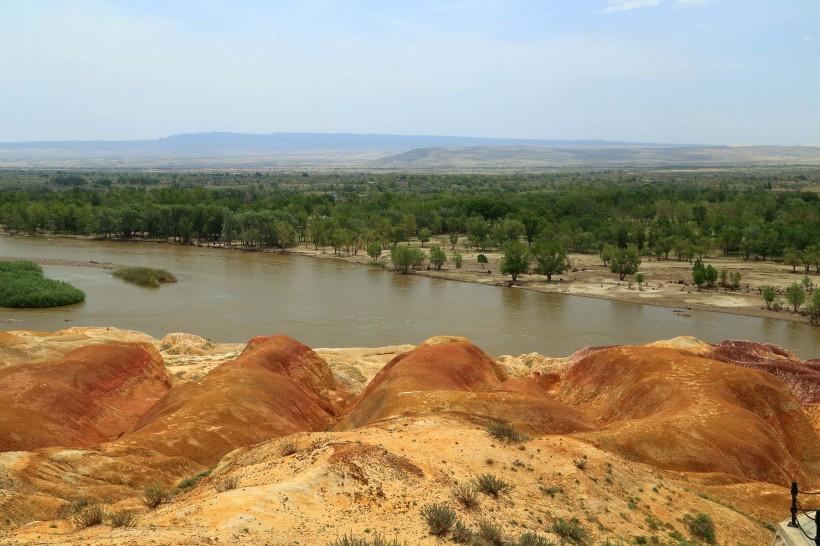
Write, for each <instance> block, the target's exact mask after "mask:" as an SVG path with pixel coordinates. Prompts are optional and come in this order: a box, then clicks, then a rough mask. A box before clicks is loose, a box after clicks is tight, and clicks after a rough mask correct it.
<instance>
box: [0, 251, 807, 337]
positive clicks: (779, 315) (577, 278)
mask: <svg viewBox="0 0 820 546" xmlns="http://www.w3.org/2000/svg"><path fill="white" fill-rule="evenodd" d="M52 237H54V236H52ZM58 238H59V237H58ZM68 238H77V237H68ZM82 238H85V239H90V238H89V237H82ZM150 242H160V243H161V241H150ZM463 244H464V240H463V239H462V240H460V241H459V243H458V245H456V250H458V252H460V253H461V254H462V256H463V258H464V262H463V265H462V267H461V268H460V269H456V267H455V265H454V264H453V263H452V261H449V260H448V262H446V263H445V264H444V267H443V268H442V269H441V270H440V271H436V270H433V269H429V270H428V269H425V270H421V271H414V272H412V273H411V274H413V275H423V276H427V277H435V278H441V279H449V280H454V281H462V282H472V283H479V284H487V285H493V286H508V285H509V280H510V277H509V276H505V275H502V274H501V267H500V260H501V252H500V251H493V250H487V251H481V252H478V251H475V250H474V249H469V250H468V249H465V248H464V246H463ZM432 245H440V246H441V247H442V248H444V249H445V250H446V251H447V255H448V258H449V256H450V254H451V253H452V251H451V247H452V245H451V244H450V243H449V242H447V241H445V240H441V241H438V240H436V239H433V240H431V241H429V242H428V243H426V244H425V245H424V249H425V250H426V249H429V248H430V247H431V246H432ZM201 246H207V247H212V248H219V249H226V250H240V251H241V250H244V249H243V248H242V247H240V246H232V247H226V246H224V245H201ZM412 246H419V244H418V242H414V243H412ZM262 252H279V251H278V250H274V249H264V250H262ZM479 253H482V254H484V255H485V256H487V260H488V263H487V264H486V265H485V266H484V267H482V266H481V265H480V264H479V263H478V261H477V256H478V254H479ZM285 254H291V255H299V256H309V257H312V258H318V259H335V260H344V261H347V262H349V263H354V264H359V265H362V266H365V267H376V266H374V265H368V263H369V262H371V260H370V257H369V256H367V254H366V253H365V252H363V251H361V252H359V253H358V254H356V255H352V254H346V253H344V252H342V253H341V254H334V252H333V249H332V248H331V247H326V248H324V249H322V248H321V247H320V248H318V249H315V248H314V247H313V245H312V244H305V243H301V244H299V245H297V246H295V247H291V248H289V249H288V250H286V251H285ZM13 259H16V258H3V257H0V261H8V260H13ZM569 259H570V263H571V264H572V270H571V271H567V272H566V273H564V274H563V275H556V276H554V277H553V279H552V282H547V281H546V277H544V276H543V275H522V276H520V277H519V280H518V282H517V283H516V285H515V286H514V287H513V289H525V290H534V291H537V292H554V293H561V294H571V295H575V296H586V297H591V298H600V299H607V300H613V301H620V302H627V303H639V304H646V305H657V306H661V307H669V308H672V309H675V312H677V313H680V314H681V315H684V316H685V315H686V313H687V311H690V310H693V309H697V310H702V311H715V312H720V313H731V314H735V315H744V316H750V317H762V318H770V319H775V320H789V321H792V322H803V323H809V322H810V320H809V317H808V315H802V314H800V313H794V312H792V311H791V310H789V309H787V307H788V306H787V304H786V303H785V294H784V293H785V290H786V287H788V286H789V285H790V284H791V283H793V282H798V283H799V282H800V281H801V280H802V279H803V277H804V276H805V275H806V273H805V271H804V270H803V268H801V267H798V268H797V271H796V272H792V268H791V267H790V266H786V265H783V264H779V263H775V262H772V261H765V262H763V261H757V262H755V261H744V260H742V259H739V258H735V257H723V256H710V257H708V258H706V259H704V262H705V263H707V264H711V265H712V266H714V267H715V268H716V269H717V270H718V271H720V270H721V269H722V268H726V269H727V270H728V271H729V272H735V271H739V272H740V274H741V275H742V278H741V282H740V288H739V289H738V290H732V289H729V288H726V289H724V288H721V287H719V286H715V287H714V288H711V289H710V288H705V287H704V288H703V289H701V290H698V288H697V286H695V285H694V284H693V283H692V264H690V263H689V262H686V261H678V260H676V259H669V260H663V259H662V260H659V261H658V260H655V259H652V261H649V260H647V259H646V258H645V257H644V258H643V262H642V263H641V267H640V272H641V273H643V275H644V277H645V282H644V285H643V286H642V287H641V288H640V289H639V288H638V285H637V283H635V282H634V276H632V275H630V276H628V278H627V279H626V280H624V281H619V280H618V276H617V275H616V274H614V273H611V272H610V271H609V267H608V266H605V265H604V264H603V262H602V261H601V259H600V257H598V255H597V254H570V256H569ZM32 261H34V262H36V263H39V264H41V265H70V266H83V267H99V268H103V269H117V268H119V267H122V266H119V265H117V264H111V263H100V262H88V261H68V260H49V259H35V260H32ZM378 261H379V263H381V264H382V265H383V266H384V267H389V266H390V259H389V251H383V252H382V256H381V257H380V258H379V260H378ZM808 276H809V277H810V278H811V279H812V282H813V283H814V285H815V286H818V285H820V276H818V275H814V274H812V273H809V274H808ZM630 281H631V282H630ZM766 286H772V287H774V288H775V289H776V290H777V291H778V294H779V296H780V298H781V299H782V300H783V301H784V308H783V309H782V310H780V311H775V310H773V309H766V305H765V303H764V302H763V297H762V295H761V292H762V290H763V288H764V287H766Z"/></svg>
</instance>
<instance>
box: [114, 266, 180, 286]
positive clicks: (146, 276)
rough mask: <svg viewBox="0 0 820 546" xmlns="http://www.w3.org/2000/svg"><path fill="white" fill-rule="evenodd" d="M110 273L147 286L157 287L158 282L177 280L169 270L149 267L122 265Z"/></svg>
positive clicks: (126, 280)
mask: <svg viewBox="0 0 820 546" xmlns="http://www.w3.org/2000/svg"><path fill="white" fill-rule="evenodd" d="M112 275H114V276H115V277H117V278H118V279H122V280H124V281H125V282H130V283H133V284H138V285H140V286H147V287H149V288H159V285H160V283H169V282H177V278H176V277H175V276H174V275H173V273H171V272H170V271H166V270H164V269H153V268H150V267H124V268H122V269H117V270H116V271H114V273H112Z"/></svg>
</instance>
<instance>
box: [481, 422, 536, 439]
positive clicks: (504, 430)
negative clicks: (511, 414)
mask: <svg viewBox="0 0 820 546" xmlns="http://www.w3.org/2000/svg"><path fill="white" fill-rule="evenodd" d="M487 434H489V435H490V436H492V437H493V438H497V439H499V440H501V441H502V442H506V443H508V444H516V443H519V442H526V441H527V440H529V439H530V437H529V436H527V435H526V434H524V433H523V432H519V431H518V430H516V429H515V427H513V426H512V425H507V424H505V423H490V424H489V425H487Z"/></svg>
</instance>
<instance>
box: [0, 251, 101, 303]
mask: <svg viewBox="0 0 820 546" xmlns="http://www.w3.org/2000/svg"><path fill="white" fill-rule="evenodd" d="M84 299H85V292H83V291H82V290H80V289H79V288H75V287H73V286H71V285H70V284H68V283H65V282H63V281H55V280H54V279H47V278H45V277H44V276H43V268H42V267H40V266H39V265H37V264H35V263H33V262H27V261H14V262H0V307H17V308H45V307H60V306H63V305H72V304H74V303H78V302H81V301H83V300H84Z"/></svg>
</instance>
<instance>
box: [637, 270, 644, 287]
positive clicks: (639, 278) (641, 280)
mask: <svg viewBox="0 0 820 546" xmlns="http://www.w3.org/2000/svg"><path fill="white" fill-rule="evenodd" d="M644 279H645V277H644V276H643V273H638V274H637V275H635V282H636V283H638V290H643V288H641V285H642V284H643V281H644Z"/></svg>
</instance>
